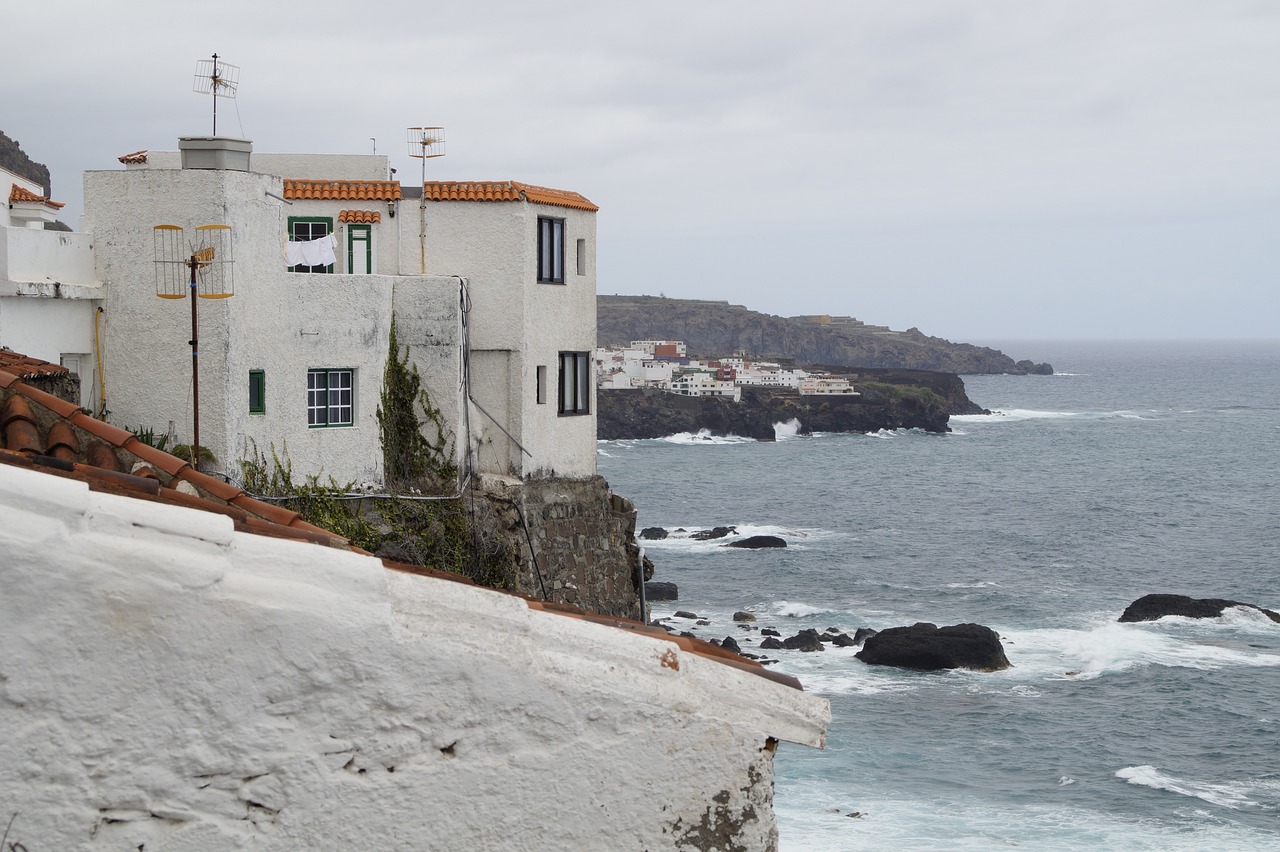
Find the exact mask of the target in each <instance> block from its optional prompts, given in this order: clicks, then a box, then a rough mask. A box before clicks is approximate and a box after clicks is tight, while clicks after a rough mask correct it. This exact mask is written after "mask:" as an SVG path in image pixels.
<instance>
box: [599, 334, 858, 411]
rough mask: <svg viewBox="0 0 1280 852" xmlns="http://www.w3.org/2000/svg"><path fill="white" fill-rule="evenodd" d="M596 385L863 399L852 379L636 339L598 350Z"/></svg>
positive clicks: (722, 394) (730, 394) (726, 394)
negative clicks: (762, 390)
mask: <svg viewBox="0 0 1280 852" xmlns="http://www.w3.org/2000/svg"><path fill="white" fill-rule="evenodd" d="M596 381H597V384H598V385H599V387H601V388H604V389H609V390H630V389H637V388H658V389H660V390H664V391H666V392H668V393H673V394H677V395H679V396H696V397H703V396H718V397H729V398H731V399H733V401H734V402H739V401H741V399H742V388H743V387H749V386H754V387H766V388H784V389H791V390H794V391H796V392H797V393H798V394H801V395H803V396H819V395H841V396H858V392H857V391H856V390H854V389H853V386H852V385H851V384H850V382H849V379H848V378H846V377H843V376H833V375H828V374H826V373H810V372H808V371H806V370H802V369H799V368H784V367H783V366H782V365H781V364H778V363H775V362H772V361H756V360H752V359H750V358H748V357H746V356H745V355H742V354H737V355H734V356H732V357H727V358H716V359H708V360H701V359H696V358H690V357H689V356H688V354H687V350H686V348H685V344H684V341H680V340H633V341H631V344H630V345H629V346H613V347H606V348H604V349H598V350H596Z"/></svg>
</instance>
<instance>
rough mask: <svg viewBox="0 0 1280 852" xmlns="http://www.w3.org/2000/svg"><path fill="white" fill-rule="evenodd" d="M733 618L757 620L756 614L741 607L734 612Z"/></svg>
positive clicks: (735, 619) (737, 619) (736, 619)
mask: <svg viewBox="0 0 1280 852" xmlns="http://www.w3.org/2000/svg"><path fill="white" fill-rule="evenodd" d="M733 620H734V621H755V620H756V617H755V615H754V614H752V613H749V612H747V611H746V610H745V609H740V610H738V611H737V612H735V613H734V614H733Z"/></svg>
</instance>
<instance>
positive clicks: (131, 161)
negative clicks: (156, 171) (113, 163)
mask: <svg viewBox="0 0 1280 852" xmlns="http://www.w3.org/2000/svg"><path fill="white" fill-rule="evenodd" d="M149 153H151V152H150V151H148V150H146V149H143V150H141V151H134V152H133V153H132V154H125V155H124V156H123V157H116V159H117V160H119V161H120V162H122V163H124V164H125V165H126V166H136V165H141V164H143V163H145V162H146V161H147V154H149Z"/></svg>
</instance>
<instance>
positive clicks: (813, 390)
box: [799, 375, 860, 396]
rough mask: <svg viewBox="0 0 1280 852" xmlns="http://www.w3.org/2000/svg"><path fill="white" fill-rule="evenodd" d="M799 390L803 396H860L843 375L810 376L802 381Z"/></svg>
mask: <svg viewBox="0 0 1280 852" xmlns="http://www.w3.org/2000/svg"><path fill="white" fill-rule="evenodd" d="M799 390H800V395H801V396H860V394H859V393H858V392H857V391H856V390H854V389H853V386H852V385H850V384H849V380H848V379H846V378H843V377H841V376H827V375H816V376H809V377H808V378H805V379H803V380H802V381H801V382H800V386H799Z"/></svg>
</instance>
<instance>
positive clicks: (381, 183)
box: [284, 180, 400, 201]
mask: <svg viewBox="0 0 1280 852" xmlns="http://www.w3.org/2000/svg"><path fill="white" fill-rule="evenodd" d="M284 197H285V198H287V199H289V200H290V201H295V200H313V201H398V200H400V182H399V181H394V180H286V181H285V182H284Z"/></svg>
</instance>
